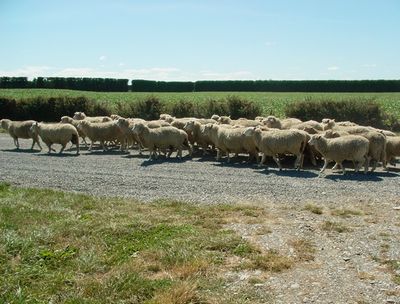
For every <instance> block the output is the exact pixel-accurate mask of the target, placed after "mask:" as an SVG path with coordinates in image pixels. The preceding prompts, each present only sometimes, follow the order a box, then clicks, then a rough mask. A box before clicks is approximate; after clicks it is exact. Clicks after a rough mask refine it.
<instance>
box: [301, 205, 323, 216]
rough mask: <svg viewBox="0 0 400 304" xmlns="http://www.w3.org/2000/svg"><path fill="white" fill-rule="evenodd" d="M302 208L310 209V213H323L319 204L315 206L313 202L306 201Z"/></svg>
mask: <svg viewBox="0 0 400 304" xmlns="http://www.w3.org/2000/svg"><path fill="white" fill-rule="evenodd" d="M304 210H307V211H310V212H311V213H314V214H322V213H323V209H322V207H320V206H317V205H315V204H313V203H308V204H306V205H305V206H304Z"/></svg>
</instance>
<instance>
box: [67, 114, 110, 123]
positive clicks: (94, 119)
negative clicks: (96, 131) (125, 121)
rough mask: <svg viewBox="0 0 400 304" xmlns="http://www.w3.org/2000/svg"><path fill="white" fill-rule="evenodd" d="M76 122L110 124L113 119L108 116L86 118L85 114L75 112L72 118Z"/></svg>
mask: <svg viewBox="0 0 400 304" xmlns="http://www.w3.org/2000/svg"><path fill="white" fill-rule="evenodd" d="M72 118H73V119H76V120H87V121H90V122H108V121H112V118H111V117H108V116H86V114H85V113H84V112H75V113H74V116H73V117H72Z"/></svg>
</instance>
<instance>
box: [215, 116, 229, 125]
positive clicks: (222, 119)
mask: <svg viewBox="0 0 400 304" xmlns="http://www.w3.org/2000/svg"><path fill="white" fill-rule="evenodd" d="M231 121H232V120H231V118H230V117H229V116H221V117H220V118H218V122H219V123H220V124H227V125H229V124H230V123H231Z"/></svg>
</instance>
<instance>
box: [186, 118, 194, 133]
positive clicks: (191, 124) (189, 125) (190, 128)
mask: <svg viewBox="0 0 400 304" xmlns="http://www.w3.org/2000/svg"><path fill="white" fill-rule="evenodd" d="M193 129H194V121H193V120H191V121H188V122H187V123H185V125H184V126H183V130H185V131H189V132H193Z"/></svg>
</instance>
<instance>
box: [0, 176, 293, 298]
mask: <svg viewBox="0 0 400 304" xmlns="http://www.w3.org/2000/svg"><path fill="white" fill-rule="evenodd" d="M254 216H260V217H261V216H265V211H264V209H262V208H259V207H252V206H247V205H246V206H230V205H223V204H221V205H212V206H210V205H207V206H197V205H192V204H186V203H180V202H174V201H156V202H154V203H146V204H145V203H140V202H137V201H134V200H128V199H116V198H96V197H91V196H87V195H81V194H73V193H64V192H59V191H53V190H39V189H26V188H17V187H13V186H10V185H8V184H6V183H0V303H44V302H46V303H48V302H53V303H116V302H119V303H183V304H184V303H200V302H201V303H236V301H235V299H234V298H231V295H230V294H229V292H227V291H226V289H225V286H226V285H227V283H228V282H227V281H226V280H227V279H226V278H225V276H224V273H226V272H228V271H239V270H243V269H259V270H261V271H262V272H270V271H284V270H285V269H288V268H290V267H291V265H292V264H293V261H292V260H291V259H290V258H288V257H285V256H282V255H280V254H279V253H278V252H276V251H263V250H262V249H260V248H258V247H257V246H255V245H254V244H252V243H251V242H250V241H247V240H245V239H243V238H242V237H241V236H239V235H238V234H237V233H235V232H234V231H232V230H227V229H226V228H225V224H226V223H228V222H230V221H231V220H232V219H235V220H237V221H242V222H246V221H247V220H248V218H249V217H254ZM232 260H237V261H238V262H237V263H236V264H235V263H233V264H232ZM250 285H251V284H250ZM250 285H249V288H243V290H242V291H241V293H242V295H241V296H243V297H244V298H249V299H250V298H251V299H253V297H254V300H253V301H252V303H261V302H262V303H265V302H264V300H265V299H266V298H269V296H270V295H269V294H268V292H267V291H265V292H264V294H263V295H262V297H259V299H258V298H257V297H256V296H255V295H254V289H252V288H251V286H250ZM211 289H212V290H213V292H212V293H210V290H211ZM237 303H239V302H237Z"/></svg>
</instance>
